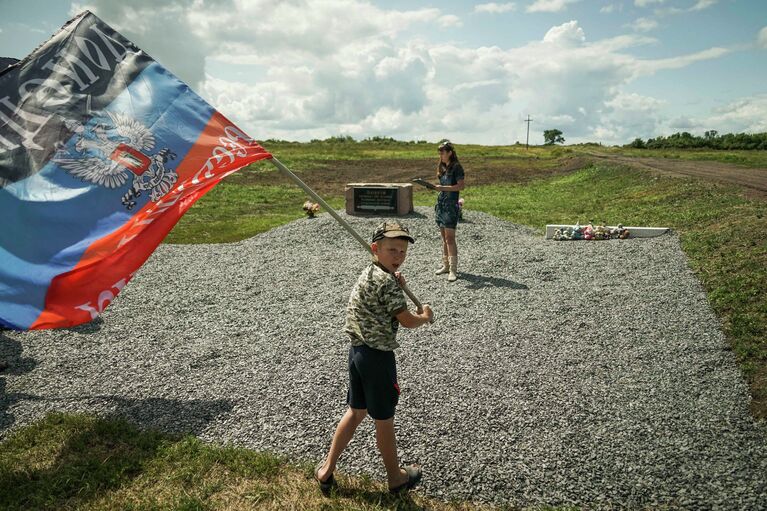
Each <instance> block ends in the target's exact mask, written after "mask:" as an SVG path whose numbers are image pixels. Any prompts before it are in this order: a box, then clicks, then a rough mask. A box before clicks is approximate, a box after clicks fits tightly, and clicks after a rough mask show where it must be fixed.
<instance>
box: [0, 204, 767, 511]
mask: <svg viewBox="0 0 767 511" xmlns="http://www.w3.org/2000/svg"><path fill="white" fill-rule="evenodd" d="M432 216H433V215H432V211H431V210H430V209H429V208H417V211H416V213H415V214H414V215H412V216H411V217H410V218H408V219H407V220H406V224H407V225H408V226H409V227H410V228H411V231H412V232H414V233H415V235H416V236H417V237H418V241H417V242H416V244H415V245H413V246H412V247H411V250H410V253H409V256H408V260H407V262H406V263H405V266H404V268H403V271H404V273H405V275H406V276H407V278H408V282H409V285H410V288H411V289H412V290H413V291H414V292H415V293H416V295H418V296H419V297H420V298H421V300H422V301H424V302H428V303H430V304H432V306H433V308H434V310H435V314H436V317H437V321H436V323H434V324H433V325H431V326H426V327H422V328H420V329H417V330H407V329H401V331H400V338H399V339H400V344H401V345H402V347H401V348H400V349H399V350H398V352H397V358H398V370H399V380H400V385H401V387H402V395H401V399H400V405H399V407H398V413H397V419H396V423H397V429H398V435H399V447H400V453H401V457H402V459H403V461H404V462H416V463H420V464H422V465H423V466H424V470H425V476H424V481H423V485H422V487H421V489H420V490H419V491H421V492H422V493H424V494H427V495H430V496H435V497H438V498H444V499H470V500H473V501H482V502H492V503H498V504H501V503H503V504H512V505H524V506H531V505H536V504H544V503H545V504H551V505H558V504H573V505H582V506H584V507H588V508H600V509H601V508H631V509H639V508H648V507H650V508H656V507H669V508H689V509H701V508H705V509H767V482H766V479H767V476H765V474H767V428H765V426H764V424H759V423H756V422H755V421H754V420H753V419H752V417H751V416H750V414H749V411H748V399H749V397H748V390H747V387H746V385H745V384H744V382H743V379H742V376H741V374H740V372H739V370H738V368H737V366H736V364H735V360H734V356H733V354H732V352H731V351H730V349H729V348H728V347H727V344H726V341H725V339H724V337H723V334H722V331H721V328H720V324H719V322H718V320H717V319H716V317H715V316H714V315H713V313H712V311H711V309H710V308H709V306H708V304H707V301H706V297H705V293H704V292H703V290H702V288H701V286H700V284H699V283H698V281H697V280H696V279H695V277H694V275H693V274H692V272H691V271H690V269H689V267H688V264H687V259H686V257H685V256H684V254H683V252H682V251H681V249H680V247H679V240H678V239H677V237H676V236H675V235H673V234H669V235H665V236H662V237H659V238H654V239H644V240H612V241H604V242H555V241H546V240H544V239H543V237H542V236H541V235H539V234H536V233H534V232H533V231H530V230H528V229H526V228H523V227H520V226H517V225H514V224H511V223H508V222H504V221H502V220H499V219H497V218H495V217H492V216H489V215H485V214H481V213H476V212H468V213H467V222H465V223H463V224H462V225H461V226H460V227H459V231H458V239H459V245H460V250H461V259H460V272H461V278H460V280H458V282H456V283H454V284H449V283H448V282H447V281H446V279H445V278H444V277H445V276H442V277H435V276H434V275H433V269H434V268H435V267H436V266H437V265H438V263H439V260H438V257H437V254H438V253H439V239H438V232H437V229H436V228H435V226H434V224H433V219H432ZM348 218H349V221H350V222H351V223H352V224H353V225H355V226H356V227H357V228H358V230H359V231H360V232H361V233H363V235H364V236H365V237H367V236H368V233H370V232H372V229H373V227H374V226H375V224H376V223H377V222H378V221H379V220H378V219H361V218H354V217H348ZM365 264H366V257H365V255H364V253H363V251H362V250H361V249H360V248H359V247H358V246H357V245H356V242H355V241H354V240H353V239H352V238H351V237H350V236H348V235H347V234H346V233H345V232H344V231H342V230H341V228H340V227H338V226H337V225H336V224H335V222H334V220H333V219H332V218H330V217H329V216H328V215H322V216H320V217H319V218H317V219H313V220H310V219H303V220H299V221H296V222H292V223H290V224H288V225H285V226H283V227H280V228H277V229H274V230H272V231H270V232H267V233H265V234H262V235H259V236H256V237H254V238H251V239H249V240H245V241H242V242H239V243H234V244H226V245H197V246H161V247H160V248H159V249H158V250H157V252H156V253H155V254H154V255H153V256H152V257H151V258H150V260H149V261H148V263H147V264H146V265H145V266H144V267H143V268H142V269H141V271H139V273H138V274H137V275H136V276H135V278H134V279H133V281H132V282H131V283H130V284H129V285H128V286H127V287H126V288H125V289H124V290H123V292H122V293H121V295H120V296H119V297H118V298H117V299H116V300H115V302H114V303H113V304H112V305H111V306H110V307H109V308H108V309H107V311H106V312H105V313H104V315H103V316H102V319H100V320H97V321H96V322H94V323H92V324H90V325H84V326H81V327H78V328H73V329H69V330H59V331H39V332H26V333H19V332H8V331H6V332H2V333H0V361H1V360H3V359H5V360H6V364H7V365H8V367H7V368H6V369H4V370H3V371H2V372H0V376H2V377H1V378H0V438H2V437H3V436H5V435H7V433H8V431H10V430H12V429H13V428H15V427H18V426H21V425H24V424H28V423H30V422H31V421H34V420H36V419H39V418H41V417H42V416H43V415H44V414H45V413H46V412H48V411H51V410H67V411H86V412H96V413H99V414H107V413H116V414H118V415H120V416H124V417H127V418H128V419H129V420H131V421H133V422H135V423H137V424H139V425H141V426H143V427H159V428H162V429H164V430H169V431H184V432H192V433H194V434H196V435H198V436H199V437H201V438H203V439H205V440H209V441H213V442H216V443H234V444H237V445H243V446H247V447H251V448H254V449H263V450H269V451H273V452H276V453H280V454H283V455H287V456H288V457H290V458H291V459H296V460H305V461H311V460H317V459H319V458H320V457H321V456H322V455H323V454H324V453H325V451H326V450H327V448H328V446H329V443H330V439H331V436H332V433H333V430H334V427H335V425H336V423H337V421H338V419H339V418H340V416H341V415H342V413H343V412H344V410H345V406H346V405H345V398H346V377H347V376H346V356H347V355H346V353H347V349H348V345H347V341H346V340H345V339H344V336H343V334H342V326H343V318H344V309H345V305H346V301H347V299H348V296H349V292H350V290H351V287H352V285H353V284H354V282H355V280H356V278H357V276H358V274H359V273H360V271H361V270H362V268H363V267H364V265H365ZM373 431H374V428H373V423H372V421H366V422H364V423H363V424H362V426H361V427H360V430H358V432H357V436H356V437H355V439H354V440H353V442H352V444H351V445H350V446H349V448H348V450H347V452H346V453H345V454H344V456H343V457H342V459H341V462H340V464H339V470H341V471H344V472H354V473H367V474H371V475H372V476H374V477H379V478H382V477H383V469H382V464H381V461H380V458H379V457H378V454H377V451H376V449H375V440H374V435H373Z"/></svg>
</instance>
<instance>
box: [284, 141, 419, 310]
mask: <svg viewBox="0 0 767 511" xmlns="http://www.w3.org/2000/svg"><path fill="white" fill-rule="evenodd" d="M270 160H271V162H272V164H273V165H274V166H275V167H277V169H278V170H279V171H280V172H282V173H283V174H284V175H285V176H287V177H289V178H290V179H291V181H293V182H294V183H296V184H297V185H298V186H299V188H301V189H302V190H303V191H305V192H306V193H307V194H308V195H309V197H311V198H312V199H314V200H316V201H317V202H318V203H319V205H320V206H322V207H323V208H325V211H327V212H328V213H330V216H332V217H333V218H335V219H336V221H337V222H338V223H339V224H341V227H343V228H344V229H346V230H347V231H348V232H349V234H351V235H352V237H353V238H354V239H356V240H357V241H359V242H360V245H362V246H363V247H365V249H366V250H367V251H368V252H369V253H370V255H371V256H372V257H373V258H374V259H375V254H373V249H372V248H370V244H369V243H368V242H367V241H365V240H364V239H362V236H360V235H359V234H358V233H357V231H355V230H354V228H353V227H352V226H351V225H349V222H347V221H346V220H344V219H343V218H341V216H340V215H339V214H338V213H336V211H335V210H334V209H333V208H332V207H331V206H330V205H329V204H328V203H327V202H325V201H324V200H323V199H322V197H320V196H319V195H317V193H316V192H315V191H314V190H312V189H311V188H309V186H308V185H307V184H306V183H304V182H303V181H301V179H300V178H299V177H298V176H297V175H295V174H293V172H291V171H290V169H289V168H287V167H286V166H285V165H283V164H282V162H281V161H280V160H278V159H277V158H275V157H274V156H272V157H271V158H270ZM401 287H402V291H404V292H405V294H406V295H407V296H408V298H410V300H411V301H412V302H413V305H415V306H416V308H417V309H418V312H419V313H420V312H421V311H423V305H421V302H420V301H419V300H418V298H416V297H415V295H414V294H413V292H412V291H410V288H408V287H407V285H404V286H401Z"/></svg>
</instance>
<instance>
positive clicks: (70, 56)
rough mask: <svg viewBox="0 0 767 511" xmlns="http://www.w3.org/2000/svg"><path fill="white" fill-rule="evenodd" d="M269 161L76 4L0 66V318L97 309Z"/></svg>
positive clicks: (51, 320)
mask: <svg viewBox="0 0 767 511" xmlns="http://www.w3.org/2000/svg"><path fill="white" fill-rule="evenodd" d="M271 157H272V156H271V155H270V154H269V153H268V152H267V151H266V150H264V149H263V148H262V147H261V146H260V145H259V144H258V143H256V142H255V141H254V140H252V139H251V138H250V137H248V136H247V135H246V134H245V133H244V132H243V131H242V130H240V129H239V128H238V127H237V126H235V125H234V124H233V123H232V122H230V121H229V120H228V119H227V118H226V117H224V116H223V115H221V114H220V113H219V112H217V111H216V110H215V109H214V108H213V107H211V106H210V105H209V104H208V103H206V102H205V101H204V100H203V99H202V98H200V97H199V96H198V95H197V94H195V93H194V92H193V91H192V90H191V89H190V88H189V87H188V86H187V85H186V84H185V83H183V82H182V81H180V80H179V79H178V78H176V77H175V76H174V75H173V74H171V73H170V72H169V71H168V70H167V69H165V68H164V67H162V66H161V65H160V64H158V63H157V62H155V61H154V60H153V59H152V58H151V57H149V56H148V55H147V54H146V53H145V52H143V51H142V50H141V49H139V48H138V47H136V46H135V45H134V44H133V43H131V42H130V41H129V40H127V39H126V38H125V37H123V36H121V35H120V34H119V33H117V32H116V31H114V30H113V29H112V28H110V27H109V26H108V25H106V24H105V23H104V22H102V21H101V20H100V19H99V18H97V17H96V16H95V15H94V14H92V13H90V12H87V11H86V12H84V13H82V14H81V15H79V16H78V17H76V18H74V19H73V20H71V21H70V22H69V23H67V24H66V25H65V26H64V27H63V28H62V29H61V30H60V31H59V32H58V33H56V34H55V35H54V36H53V37H52V38H51V39H50V40H48V41H47V42H46V43H44V44H43V45H41V46H40V47H39V48H37V49H36V50H35V51H34V52H33V53H32V54H30V55H29V56H28V57H26V58H25V59H22V60H21V61H19V62H16V63H12V64H11V65H10V66H9V67H4V68H3V69H0V222H2V224H1V225H2V227H0V326H3V327H6V328H13V329H19V330H26V329H43V328H57V327H69V326H74V325H78V324H81V323H85V322H88V321H91V320H92V319H94V318H96V317H97V316H98V315H99V314H100V313H101V312H102V311H103V310H104V308H105V307H106V306H107V305H108V304H109V303H110V302H111V301H112V300H113V299H114V297H115V296H116V295H117V294H118V293H119V292H120V290H121V289H122V288H123V287H124V286H125V285H126V284H127V283H128V281H129V280H130V279H131V277H132V276H133V275H134V273H135V272H136V271H137V270H138V269H139V267H141V265H142V264H143V263H144V261H146V259H147V258H148V257H149V255H150V254H151V253H152V252H153V251H154V249H155V248H156V247H157V245H159V244H160V242H161V241H162V240H163V238H165V236H166V235H167V233H168V232H169V231H170V230H171V229H172V228H173V226H174V225H175V224H176V222H178V220H179V219H180V218H181V215H183V214H184V213H185V212H186V211H187V210H188V209H189V208H190V207H191V206H192V204H194V202H195V201H197V199H199V198H200V197H202V196H203V195H204V194H205V193H206V192H208V191H209V190H210V189H211V188H212V187H213V186H214V185H215V184H216V183H218V182H219V181H220V180H221V179H223V178H224V177H225V176H227V175H229V174H231V173H232V172H235V171H237V170H238V169H240V168H242V167H243V166H245V165H248V164H249V163H252V162H254V161H257V160H260V159H263V158H271Z"/></svg>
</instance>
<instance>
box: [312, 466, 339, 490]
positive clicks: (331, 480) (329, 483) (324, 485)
mask: <svg viewBox="0 0 767 511" xmlns="http://www.w3.org/2000/svg"><path fill="white" fill-rule="evenodd" d="M324 464H325V462H324V461H320V462H319V464H318V465H317V466H316V467H315V468H314V479H315V480H316V481H317V482H318V483H319V485H320V491H321V492H322V494H323V495H325V496H326V497H327V496H328V495H329V494H330V490H332V489H333V487H334V486H336V479H335V477H333V474H332V473H331V474H330V475H329V476H328V478H327V479H325V480H324V481H320V478H319V476H318V475H317V474H319V472H320V469H321V468H322V465H324Z"/></svg>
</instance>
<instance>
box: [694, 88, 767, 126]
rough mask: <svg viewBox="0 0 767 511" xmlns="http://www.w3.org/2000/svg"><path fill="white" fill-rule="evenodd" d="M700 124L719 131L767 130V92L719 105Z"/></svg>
mask: <svg viewBox="0 0 767 511" xmlns="http://www.w3.org/2000/svg"><path fill="white" fill-rule="evenodd" d="M698 124H699V125H704V127H705V126H708V128H705V129H715V130H717V131H718V132H719V133H740V132H747V133H764V132H767V94H758V95H756V96H751V97H747V98H741V99H738V100H737V101H733V102H731V103H729V104H727V105H725V106H723V107H719V108H717V109H716V110H714V112H713V113H712V115H711V116H709V117H707V118H706V119H705V120H703V121H700V122H699V123H698Z"/></svg>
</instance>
